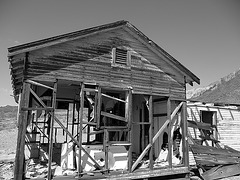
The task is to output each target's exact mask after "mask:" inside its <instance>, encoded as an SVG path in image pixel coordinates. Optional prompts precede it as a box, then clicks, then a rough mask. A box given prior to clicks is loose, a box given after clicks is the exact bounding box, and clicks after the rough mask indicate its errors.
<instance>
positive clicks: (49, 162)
mask: <svg viewBox="0 0 240 180" xmlns="http://www.w3.org/2000/svg"><path fill="white" fill-rule="evenodd" d="M56 98H57V82H55V83H54V89H53V98H52V108H53V110H52V113H51V123H50V138H49V139H50V142H49V149H48V180H51V179H52V177H53V175H52V167H51V166H52V154H53V153H52V151H53V126H54V115H55V106H56Z"/></svg>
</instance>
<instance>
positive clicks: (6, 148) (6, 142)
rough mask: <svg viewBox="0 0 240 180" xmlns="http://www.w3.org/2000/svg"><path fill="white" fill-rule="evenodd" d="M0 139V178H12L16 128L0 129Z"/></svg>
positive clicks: (1, 179)
mask: <svg viewBox="0 0 240 180" xmlns="http://www.w3.org/2000/svg"><path fill="white" fill-rule="evenodd" d="M0 139H1V143H0V180H10V179H12V178H13V164H14V158H15V151H16V144H17V129H8V130H2V131H0Z"/></svg>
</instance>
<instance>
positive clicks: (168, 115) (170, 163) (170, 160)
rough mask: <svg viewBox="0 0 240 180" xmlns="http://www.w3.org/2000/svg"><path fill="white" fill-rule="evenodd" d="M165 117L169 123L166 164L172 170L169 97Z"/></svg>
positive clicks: (171, 123)
mask: <svg viewBox="0 0 240 180" xmlns="http://www.w3.org/2000/svg"><path fill="white" fill-rule="evenodd" d="M167 117H168V119H169V120H170V121H169V127H168V163H169V167H170V168H172V155H173V154H172V149H173V147H172V145H173V142H172V133H171V129H172V125H173V122H172V118H171V99H170V97H169V98H168V100H167Z"/></svg>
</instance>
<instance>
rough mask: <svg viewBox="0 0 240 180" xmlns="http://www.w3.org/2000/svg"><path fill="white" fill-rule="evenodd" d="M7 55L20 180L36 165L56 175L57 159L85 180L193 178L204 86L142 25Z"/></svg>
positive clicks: (93, 31)
mask: <svg viewBox="0 0 240 180" xmlns="http://www.w3.org/2000/svg"><path fill="white" fill-rule="evenodd" d="M8 51H9V54H8V57H9V63H10V69H11V76H12V86H13V91H14V95H15V99H16V101H17V102H19V116H18V141H17V153H16V158H15V170H14V178H15V179H16V180H20V179H24V176H25V175H26V172H25V169H27V167H24V166H27V165H26V164H27V163H26V161H27V160H28V159H39V160H40V161H43V160H47V163H48V173H47V176H48V179H51V178H52V172H53V169H52V168H51V165H52V163H53V162H54V163H57V164H58V165H59V166H61V168H62V170H63V171H64V170H66V169H71V170H75V171H76V172H78V174H77V175H78V176H79V178H84V177H85V176H87V175H88V174H87V173H93V174H94V175H96V176H97V172H98V173H99V172H100V175H99V177H98V178H105V179H106V178H109V179H137V178H145V179H147V178H150V177H160V176H161V177H165V178H167V177H170V176H171V177H172V176H174V177H176V178H177V177H178V178H184V177H186V176H187V175H188V174H189V160H188V142H187V141H186V139H187V121H186V119H187V118H186V111H187V109H186V84H187V83H189V84H191V85H192V83H194V82H196V83H199V82H200V80H199V78H198V77H197V76H195V75H194V74H193V73H192V72H191V71H189V70H188V69H187V68H186V67H184V66H183V65H182V64H181V63H179V62H178V61H177V60H176V59H174V58H173V57H172V56H171V55H169V54H168V53H167V52H166V51H164V50H163V49H162V48H160V47H159V46H158V45H157V44H155V43H154V42H153V41H152V40H150V39H149V38H148V37H146V36H145V35H144V34H143V33H142V32H141V31H139V30H138V29H137V28H136V27H135V26H133V25H132V24H130V23H129V22H127V21H118V22H114V23H110V24H105V25H101V26H97V27H93V28H89V29H85V30H80V31H77V32H73V33H68V34H64V35H59V36H55V37H51V38H48V39H43V40H39V41H35V42H31V43H28V44H23V45H19V46H15V47H11V48H9V49H8ZM79 149H81V150H80V151H79ZM94 177H95V176H92V178H94ZM65 179H67V177H66V176H65Z"/></svg>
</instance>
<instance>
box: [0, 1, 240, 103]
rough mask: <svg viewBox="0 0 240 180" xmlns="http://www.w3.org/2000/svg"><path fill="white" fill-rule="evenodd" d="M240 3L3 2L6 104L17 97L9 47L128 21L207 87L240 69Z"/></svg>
mask: <svg viewBox="0 0 240 180" xmlns="http://www.w3.org/2000/svg"><path fill="white" fill-rule="evenodd" d="M239 19H240V1H239V0H0V63H1V64H0V82H1V84H0V106H5V105H17V104H16V103H15V101H14V98H13V97H12V94H13V93H12V85H11V76H10V69H9V62H8V57H7V55H8V50H7V48H9V47H13V46H16V45H21V44H24V43H28V42H33V41H36V40H40V39H44V38H49V37H52V36H56V35H61V34H65V33H69V32H74V31H78V30H82V29H85V28H90V27H94V26H98V25H102V24H107V23H111V22H115V21H119V20H127V21H129V22H130V23H132V24H133V25H134V26H136V27H137V28H138V29H139V30H140V31H141V32H143V33H144V34H145V35H146V36H148V38H149V39H151V40H152V41H154V42H155V43H156V44H158V45H159V46H160V47H161V48H163V49H164V50H165V51H167V52H168V53H169V54H171V55H172V56H173V57H174V58H175V59H177V60H178V61H179V62H180V63H182V64H183V65H184V66H185V67H186V68H188V69H189V70H190V71H191V72H193V73H194V74H195V75H196V76H197V77H199V78H200V81H201V84H200V85H198V84H196V83H195V84H194V86H188V87H187V88H188V89H191V88H198V87H204V86H207V85H209V84H211V83H213V82H215V81H218V80H220V79H221V78H222V77H224V76H226V75H228V74H230V73H232V72H234V71H236V70H238V69H239V68H240V20H239Z"/></svg>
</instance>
